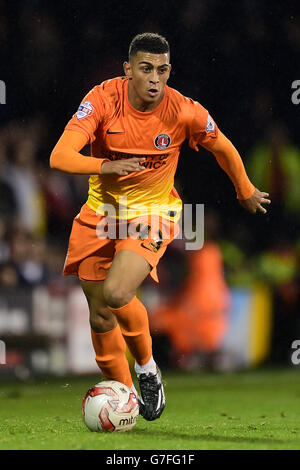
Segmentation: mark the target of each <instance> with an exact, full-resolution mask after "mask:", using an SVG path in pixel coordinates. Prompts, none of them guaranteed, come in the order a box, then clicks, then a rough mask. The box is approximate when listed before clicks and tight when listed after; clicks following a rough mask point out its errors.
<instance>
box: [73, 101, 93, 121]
mask: <svg viewBox="0 0 300 470" xmlns="http://www.w3.org/2000/svg"><path fill="white" fill-rule="evenodd" d="M93 112H94V106H93V105H92V103H91V102H90V101H84V102H83V103H81V104H80V106H79V108H78V111H77V114H76V117H77V119H79V120H80V119H84V118H86V117H89V116H91V115H92V114H93Z"/></svg>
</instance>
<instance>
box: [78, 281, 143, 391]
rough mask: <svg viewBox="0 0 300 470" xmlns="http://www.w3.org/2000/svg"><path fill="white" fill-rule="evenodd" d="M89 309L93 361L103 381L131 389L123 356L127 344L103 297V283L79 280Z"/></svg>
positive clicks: (129, 376) (130, 378) (130, 379)
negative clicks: (116, 383)
mask: <svg viewBox="0 0 300 470" xmlns="http://www.w3.org/2000/svg"><path fill="white" fill-rule="evenodd" d="M81 286H82V289H83V292H84V294H85V296H86V299H87V302H88V306H89V311H90V326H91V335H92V342H93V346H94V350H95V353H96V362H97V364H98V366H99V368H100V369H101V372H102V374H103V376H104V377H105V379H106V380H116V381H118V382H121V383H124V384H125V385H127V386H128V387H129V388H131V389H132V390H133V391H134V392H135V389H134V386H133V382H132V377H131V373H130V369H129V364H128V361H127V358H126V355H125V353H126V343H125V341H124V338H123V335H122V333H121V330H120V327H119V325H118V323H117V320H116V317H115V315H114V314H113V313H112V312H111V310H109V309H108V308H107V307H106V303H105V301H104V299H103V282H91V281H83V280H81Z"/></svg>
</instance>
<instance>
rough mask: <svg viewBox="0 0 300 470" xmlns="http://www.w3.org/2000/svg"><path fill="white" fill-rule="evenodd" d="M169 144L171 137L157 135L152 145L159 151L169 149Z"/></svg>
mask: <svg viewBox="0 0 300 470" xmlns="http://www.w3.org/2000/svg"><path fill="white" fill-rule="evenodd" d="M170 143H171V137H170V136H169V135H168V134H159V135H158V136H157V137H155V139H154V145H155V147H156V148H157V149H159V150H164V149H166V148H168V147H169V145H170Z"/></svg>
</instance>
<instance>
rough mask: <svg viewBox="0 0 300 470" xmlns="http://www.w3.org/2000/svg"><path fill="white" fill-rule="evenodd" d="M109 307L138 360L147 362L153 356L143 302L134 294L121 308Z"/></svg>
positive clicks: (140, 362)
mask: <svg viewBox="0 0 300 470" xmlns="http://www.w3.org/2000/svg"><path fill="white" fill-rule="evenodd" d="M108 308H109V309H110V310H111V311H112V312H113V313H114V314H115V315H116V317H117V320H118V323H119V325H120V328H121V331H122V334H123V336H124V339H125V341H126V343H127V345H128V348H129V350H130V352H131V354H132V355H133V357H134V359H135V360H136V362H137V363H138V364H140V365H143V364H147V362H148V361H149V360H150V358H151V356H152V338H151V336H150V330H149V321H148V314H147V310H146V308H145V306H144V305H143V304H142V302H141V301H140V300H139V299H138V298H137V297H136V296H134V297H133V298H132V299H131V301H130V302H129V303H128V304H126V305H124V306H123V307H120V308H112V307H110V306H108Z"/></svg>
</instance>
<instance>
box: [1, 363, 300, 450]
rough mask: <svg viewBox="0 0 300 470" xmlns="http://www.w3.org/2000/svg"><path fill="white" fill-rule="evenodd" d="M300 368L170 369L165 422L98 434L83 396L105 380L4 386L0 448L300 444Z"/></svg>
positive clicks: (265, 446)
mask: <svg viewBox="0 0 300 470" xmlns="http://www.w3.org/2000/svg"><path fill="white" fill-rule="evenodd" d="M299 372H300V371H299V369H296V368H294V369H285V370H270V369H267V370H255V371H247V372H239V373H234V374H220V373H203V372H199V373H195V372H194V373H170V372H169V373H164V375H163V379H164V383H165V390H166V396H167V406H166V409H165V411H164V413H163V415H162V416H161V418H160V419H158V420H156V421H153V422H147V421H145V420H143V418H142V417H139V419H138V422H137V424H136V426H135V428H134V429H133V430H131V431H130V432H126V433H92V432H91V431H89V430H88V429H87V428H86V427H85V425H84V423H83V421H82V417H81V400H82V397H83V395H84V394H85V392H86V391H87V389H88V388H89V387H90V386H92V385H94V384H95V383H97V382H98V381H99V377H95V376H94V377H84V378H82V377H81V378H68V379H67V378H61V379H55V380H48V381H47V382H46V381H45V380H43V381H34V382H30V383H25V384H24V383H5V384H3V383H1V384H0V449H2V450H4V449H20V450H22V449H24V450H25V449H26V450H27V449H28V450H29V449H33V450H38V449H43V450H54V449H57V450H60V449H65V450H76V449H86V450H89V449H95V450H146V449H150V450H153V449H155V450H180V449H181V450H222V449H228V450H255V449H257V450H264V449H265V450H273V449H285V450H287V449H300V406H299V405H300V374H299Z"/></svg>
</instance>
